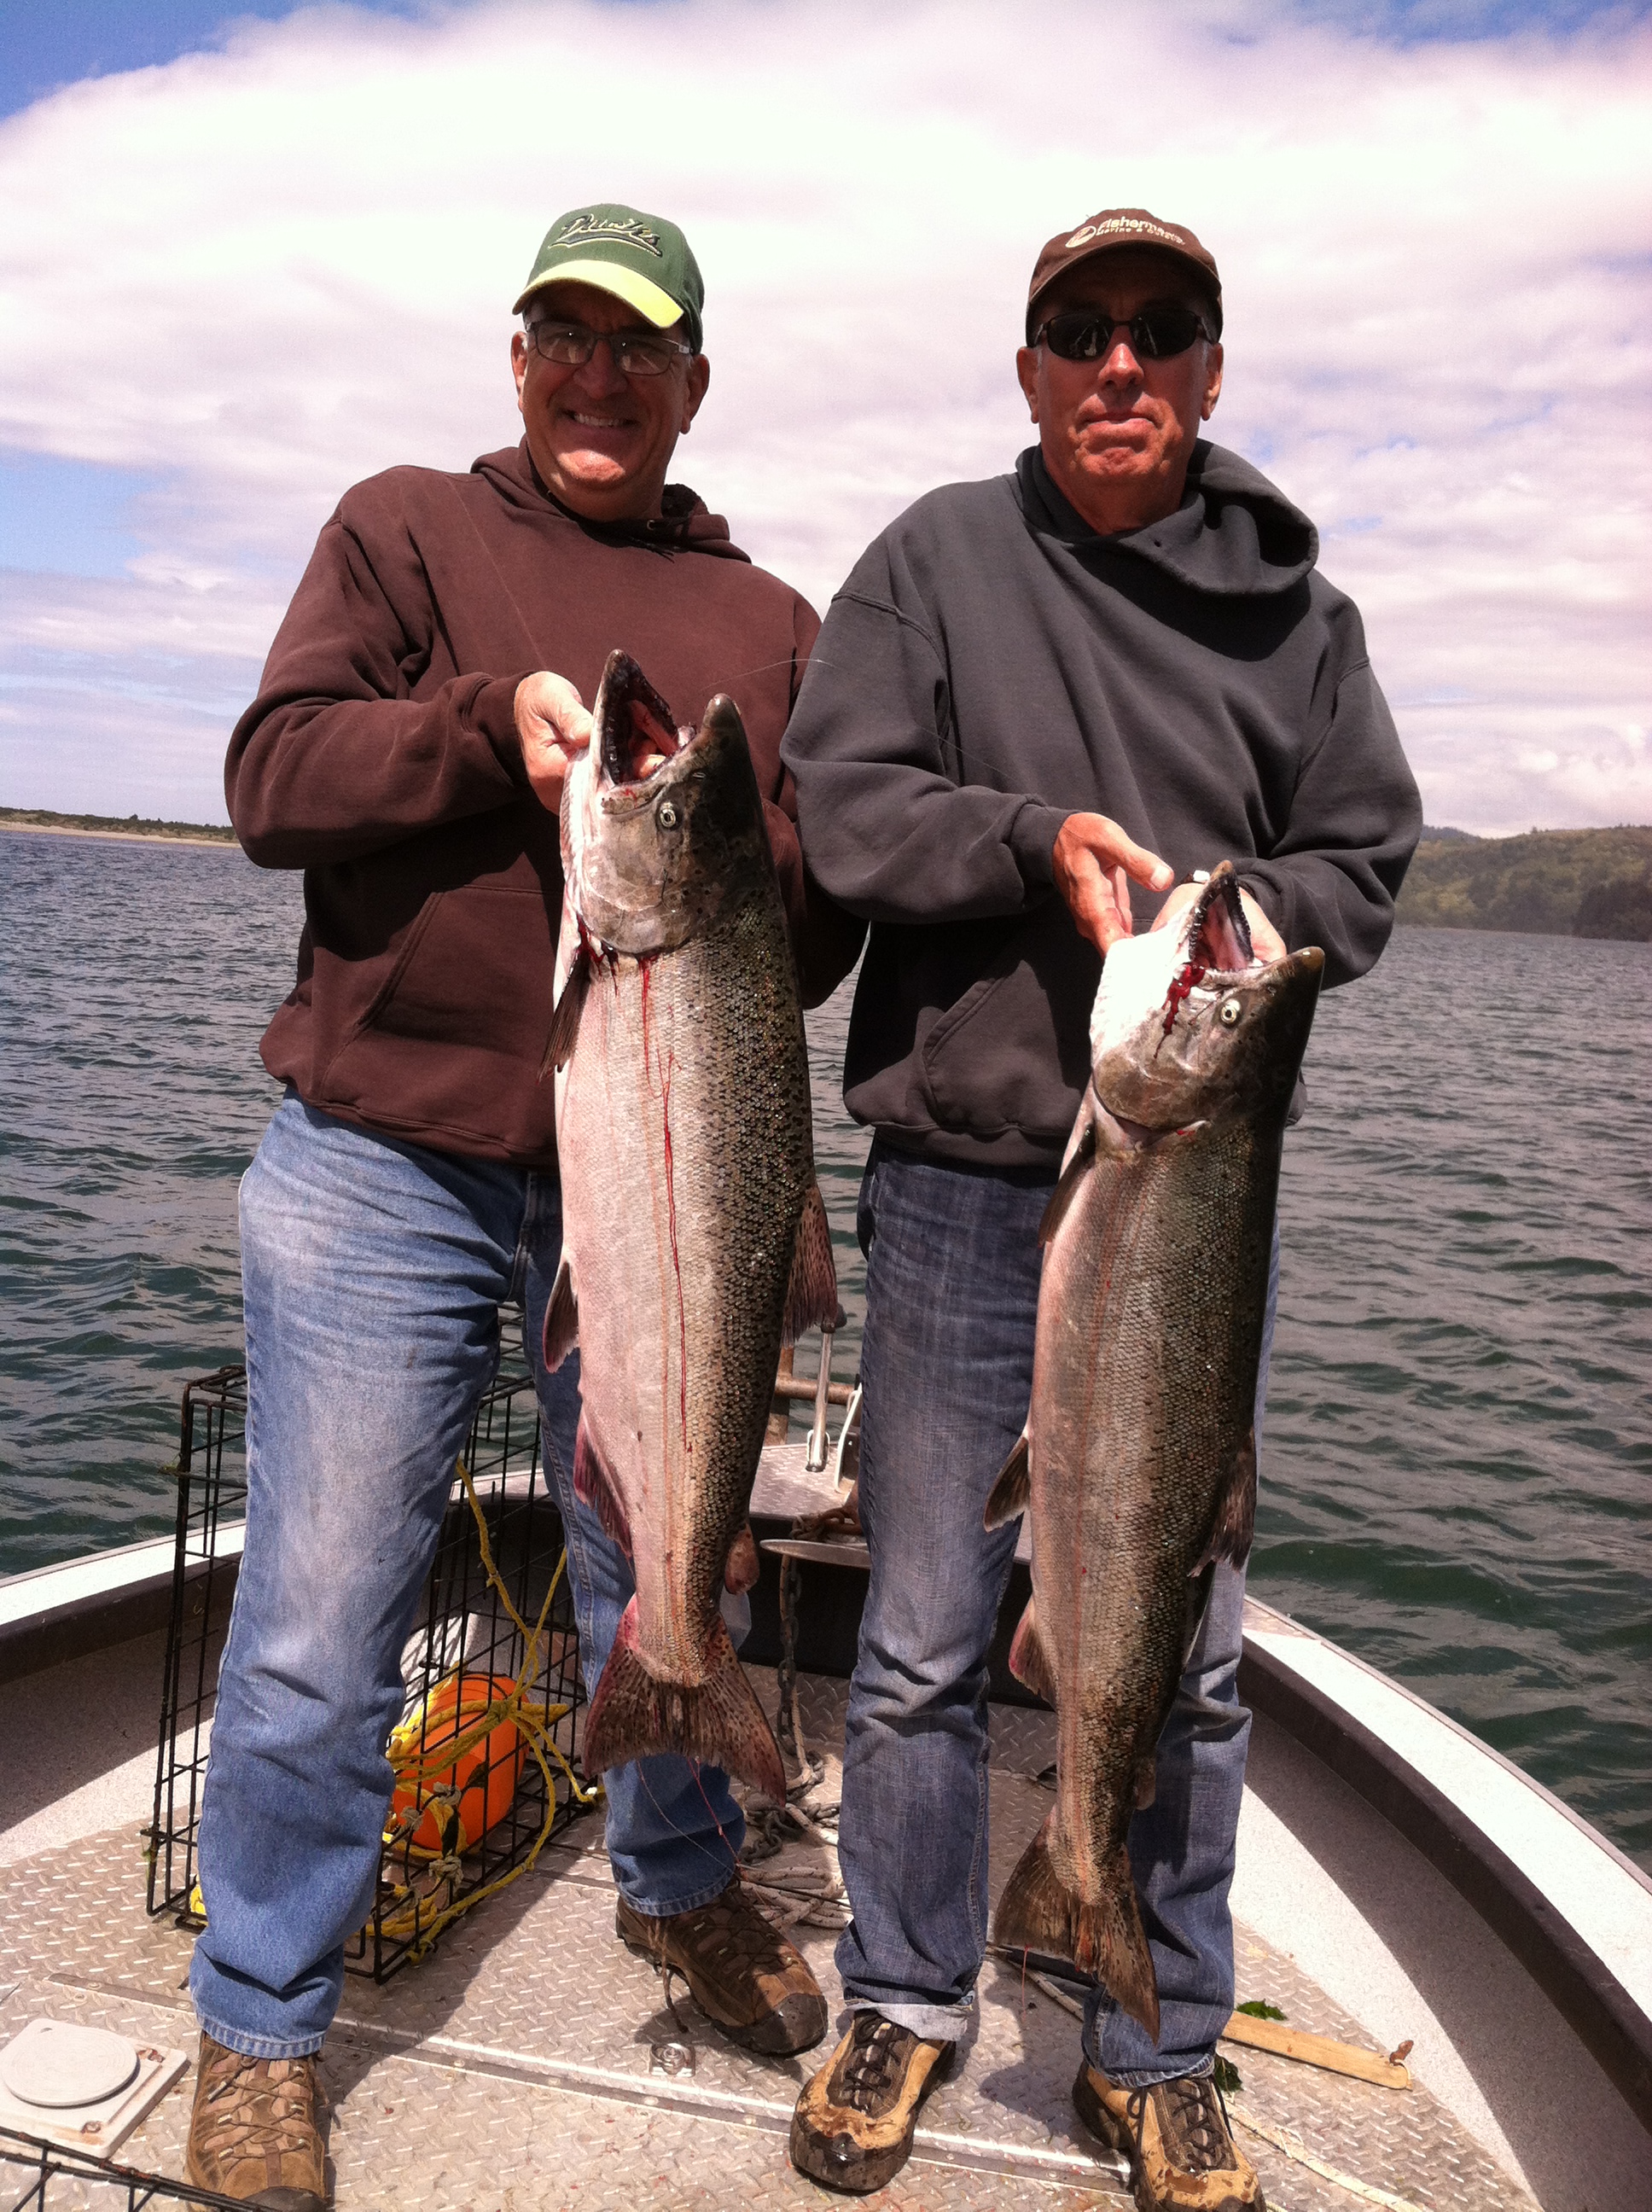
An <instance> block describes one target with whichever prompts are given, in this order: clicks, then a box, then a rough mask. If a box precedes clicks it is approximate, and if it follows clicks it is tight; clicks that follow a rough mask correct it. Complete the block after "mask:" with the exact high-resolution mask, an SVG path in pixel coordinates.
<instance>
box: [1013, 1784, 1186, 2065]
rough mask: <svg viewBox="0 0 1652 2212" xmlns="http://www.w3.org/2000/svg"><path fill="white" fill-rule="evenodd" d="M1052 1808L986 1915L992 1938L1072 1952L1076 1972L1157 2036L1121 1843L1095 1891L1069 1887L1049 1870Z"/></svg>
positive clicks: (1147, 1960)
mask: <svg viewBox="0 0 1652 2212" xmlns="http://www.w3.org/2000/svg"><path fill="white" fill-rule="evenodd" d="M1058 1820H1060V1813H1059V1812H1054V1813H1049V1814H1046V1815H1045V1820H1044V1825H1043V1826H1042V1828H1041V1829H1040V1830H1039V1831H1038V1833H1037V1834H1036V1836H1035V1837H1034V1838H1033V1839H1032V1841H1031V1843H1029V1844H1028V1846H1027V1848H1026V1850H1024V1851H1023V1853H1022V1855H1021V1859H1020V1863H1019V1864H1018V1865H1017V1868H1016V1869H1015V1872H1014V1873H1013V1874H1012V1875H1011V1876H1010V1879H1009V1881H1007V1882H1006V1883H1005V1886H1004V1894H1003V1895H1002V1897H1000V1898H999V1901H998V1910H997V1911H996V1912H995V1913H994V1914H993V1942H995V1943H1000V1944H1002V1945H1003V1947H1004V1948H1005V1950H1007V1951H1038V1952H1042V1954H1044V1955H1045V1956H1046V1957H1047V1958H1052V1959H1071V1960H1072V1963H1073V1965H1074V1966H1077V1967H1078V1970H1079V1972H1081V1973H1085V1974H1094V1975H1095V1976H1096V1979H1097V1980H1098V1981H1102V1982H1105V1983H1106V1984H1107V1986H1108V1990H1109V1991H1110V1992H1111V1993H1112V1996H1114V1999H1115V2001H1116V2002H1118V2003H1119V2004H1121V2006H1122V2007H1123V2008H1124V2009H1125V2011H1126V2012H1127V2013H1129V2014H1130V2015H1131V2016H1132V2018H1133V2019H1135V2020H1139V2021H1140V2022H1141V2024H1142V2026H1143V2027H1145V2029H1146V2030H1147V2033H1149V2035H1151V2037H1152V2039H1153V2040H1154V2042H1155V2043H1157V2041H1158V2028H1159V2019H1158V1982H1157V1977H1156V1976H1155V1974H1154V1972H1153V1954H1152V1953H1151V1951H1150V1950H1149V1949H1148V1948H1147V1936H1146V1933H1145V1930H1144V1929H1143V1927H1142V1924H1141V1908H1140V1906H1139V1905H1138V1904H1137V1902H1136V1885H1135V1881H1134V1879H1133V1876H1132V1875H1131V1872H1130V1860H1129V1857H1128V1855H1127V1853H1126V1851H1125V1850H1124V1847H1123V1845H1122V1844H1121V1845H1120V1847H1119V1849H1118V1850H1116V1851H1114V1854H1113V1856H1112V1859H1111V1862H1110V1863H1109V1864H1108V1867H1107V1869H1106V1873H1105V1877H1104V1880H1103V1881H1102V1891H1101V1894H1100V1896H1099V1897H1097V1898H1096V1899H1094V1900H1091V1899H1088V1898H1083V1897H1080V1896H1079V1895H1078V1893H1077V1891H1076V1890H1072V1889H1069V1888H1068V1887H1067V1886H1066V1883H1065V1882H1064V1881H1062V1879H1061V1877H1060V1875H1059V1874H1058V1873H1057V1872H1056V1867H1055V1856H1054V1848H1053V1846H1054V1841H1055V1834H1056V1823H1057V1821H1058Z"/></svg>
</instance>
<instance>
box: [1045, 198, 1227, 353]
mask: <svg viewBox="0 0 1652 2212" xmlns="http://www.w3.org/2000/svg"><path fill="white" fill-rule="evenodd" d="M1127 246H1133V247H1135V248H1136V250H1137V251H1138V252H1139V251H1140V250H1141V249H1142V248H1143V247H1144V246H1145V247H1148V248H1150V249H1151V251H1152V252H1155V253H1169V254H1172V255H1174V256H1175V258H1176V259H1177V260H1178V261H1182V262H1185V263H1186V264H1187V266H1188V268H1189V269H1190V270H1192V271H1193V274H1194V275H1196V276H1197V277H1198V279H1199V287H1200V291H1202V292H1203V293H1204V295H1205V296H1206V301H1208V303H1209V305H1210V307H1212V310H1213V312H1214V315H1215V320H1216V336H1217V337H1221V335H1222V279H1221V277H1220V276H1218V273H1217V267H1216V258H1215V256H1214V255H1213V254H1212V252H1211V251H1210V249H1209V247H1208V246H1201V245H1200V242H1199V240H1197V239H1196V238H1195V237H1194V236H1193V233H1192V231H1190V230H1189V229H1188V228H1187V227H1186V225H1185V224H1183V223H1179V222H1162V221H1161V220H1160V218H1159V217H1158V216H1156V215H1150V214H1149V213H1148V211H1147V210H1146V209H1145V208H1103V209H1102V211H1101V213H1100V214H1099V215H1092V216H1085V218H1084V221H1083V222H1081V223H1080V224H1079V225H1078V228H1077V229H1076V230H1060V231H1058V232H1057V233H1056V234H1055V236H1054V238H1052V239H1051V240H1049V241H1048V244H1047V245H1046V246H1045V247H1044V250H1043V252H1042V253H1041V254H1040V255H1039V257H1038V260H1037V264H1036V266H1035V268H1034V270H1033V273H1032V283H1030V284H1029V286H1028V288H1027V343H1028V344H1029V345H1030V344H1031V343H1032V334H1033V331H1034V330H1035V329H1036V324H1035V323H1034V320H1033V309H1034V307H1036V305H1037V302H1038V298H1039V295H1040V294H1041V293H1043V292H1046V291H1048V289H1049V288H1050V286H1051V285H1052V284H1053V283H1054V282H1055V280H1056V278H1057V277H1058V276H1063V275H1065V273H1066V270H1069V269H1072V268H1074V267H1076V266H1077V264H1078V263H1079V262H1081V261H1089V260H1091V259H1093V258H1094V257H1095V256H1096V254H1098V253H1117V252H1120V251H1121V249H1123V248H1125V247H1127Z"/></svg>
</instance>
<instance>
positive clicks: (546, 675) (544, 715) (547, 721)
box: [513, 668, 592, 814]
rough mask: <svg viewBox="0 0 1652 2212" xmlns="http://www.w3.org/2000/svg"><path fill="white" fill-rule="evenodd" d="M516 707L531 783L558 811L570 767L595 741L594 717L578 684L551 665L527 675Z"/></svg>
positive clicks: (518, 691)
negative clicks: (592, 730) (587, 712)
mask: <svg viewBox="0 0 1652 2212" xmlns="http://www.w3.org/2000/svg"><path fill="white" fill-rule="evenodd" d="M513 714H514V718H515V722H516V737H517V742H518V744H519V745H520V746H521V748H522V764H523V766H524V767H525V769H526V770H527V776H528V781H529V782H530V783H531V785H532V787H533V792H534V796H535V797H536V798H537V799H538V801H539V804H540V805H542V806H543V807H544V809H545V811H546V812H547V813H550V814H555V813H556V812H557V811H558V810H559V809H560V808H561V805H562V786H563V784H564V783H565V782H566V781H567V778H568V769H569V767H570V766H571V765H572V763H573V762H574V759H575V758H576V757H577V756H578V755H580V753H582V752H583V751H584V750H585V749H586V746H587V745H588V744H590V742H591V729H592V718H591V716H590V715H589V714H586V710H585V702H584V700H583V699H581V698H580V694H579V691H578V690H577V688H576V687H575V686H574V684H570V683H569V682H568V678H567V677H565V676H558V675H556V674H555V673H554V672H553V671H551V670H550V669H548V668H542V669H539V670H538V671H537V672H536V673H535V674H533V675H531V676H525V677H524V678H522V681H521V682H520V683H519V684H518V685H517V687H516V696H515V700H514V702H513Z"/></svg>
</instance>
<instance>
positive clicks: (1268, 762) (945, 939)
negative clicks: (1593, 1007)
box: [781, 440, 1422, 1171]
mask: <svg viewBox="0 0 1652 2212" xmlns="http://www.w3.org/2000/svg"><path fill="white" fill-rule="evenodd" d="M1318 551H1319V540H1318V537H1317V534H1316V532H1315V529H1314V526H1313V524H1312V523H1311V522H1309V520H1308V518H1307V516H1306V515H1304V514H1303V513H1301V512H1300V511H1299V510H1298V509H1297V508H1296V507H1293V506H1291V502H1290V501H1288V500H1287V499H1285V497H1284V495H1282V494H1281V493H1280V492H1278V490H1276V489H1274V487H1273V486H1272V484H1271V483H1268V481H1267V479H1266V477H1263V476H1260V474H1259V473H1258V472H1257V471H1256V470H1254V469H1253V468H1252V467H1251V466H1250V465H1248V463H1247V462H1245V461H1242V460H1241V459H1239V457H1238V456H1237V455H1236V454H1235V453H1227V452H1224V450H1223V448H1222V447H1219V446H1212V445H1210V444H1207V443H1206V442H1205V441H1202V440H1201V441H1200V443H1199V444H1198V446H1196V447H1195V448H1194V452H1193V462H1192V465H1191V467H1190V469H1189V471H1188V479H1187V491H1186V494H1185V495H1184V497H1183V499H1182V501H1181V506H1180V507H1178V509H1177V510H1176V512H1175V513H1174V514H1171V515H1169V516H1168V517H1166V519H1165V520H1163V521H1162V522H1156V523H1152V524H1150V525H1149V526H1147V527H1146V528H1145V529H1142V530H1137V531H1129V532H1123V533H1121V535H1118V536H1115V537H1109V538H1102V537H1098V536H1097V535H1096V532H1094V531H1092V530H1091V529H1090V527H1089V526H1088V525H1087V524H1086V523H1085V522H1084V520H1082V519H1081V518H1080V516H1079V515H1078V514H1077V513H1075V512H1074V510H1073V509H1072V507H1069V506H1068V504H1067V502H1066V500H1065V499H1064V498H1063V497H1062V496H1061V495H1060V492H1059V491H1058V490H1057V489H1056V488H1055V486H1054V483H1053V482H1052V481H1051V479H1050V477H1049V475H1048V471H1046V469H1045V466H1044V463H1043V459H1042V454H1041V453H1039V451H1038V449H1037V447H1031V448H1029V451H1027V452H1026V453H1023V454H1022V456H1021V458H1020V459H1019V461H1018V462H1017V466H1016V472H1015V474H1014V475H1013V476H1009V477H992V478H989V479H988V480H987V482H986V483H966V484H951V485H948V486H946V487H944V489H941V490H939V491H936V492H932V493H931V494H930V495H928V496H927V497H926V498H924V499H920V501H918V502H917V504H916V505H915V506H914V507H909V508H908V510H907V512H906V513H904V514H903V515H902V516H901V517H900V518H899V520H897V521H896V522H894V523H892V524H891V525H890V527H889V528H888V529H887V530H886V531H885V532H884V534H883V536H882V537H881V538H878V539H877V540H876V541H875V542H874V543H873V544H872V545H871V546H870V547H869V548H868V549H867V550H866V552H865V555H864V556H862V558H861V560H860V561H859V563H858V565H857V566H856V568H855V569H854V572H853V574H852V575H851V576H850V578H849V580H848V581H847V583H846V584H845V585H844V586H843V588H842V590H841V592H839V593H838V594H837V597H836V598H835V599H834V600H833V602H832V605H831V608H830V611H829V613H828V615H827V617H826V623H825V627H824V629H823V630H822V632H821V636H820V641H819V643H818V644H817V647H816V648H815V652H814V654H813V657H812V658H811V661H810V665H809V672H808V674H807V676H806V677H805V680H804V684H803V690H802V692H801V695H800V696H799V701H798V704H797V706H796V708H794V710H793V715H792V720H791V723H790V725H789V726H788V728H787V733H786V738H785V741H784V744H783V745H782V748H781V757H782V758H783V760H784V761H785V763H786V765H787V767H788V768H789V769H791V771H792V774H793V776H794V778H795V779H796V782H797V792H798V810H799V829H800V832H801V837H802V843H803V849H804V853H805V858H806V860H807V862H808V865H809V867H810V869H811V872H812V873H813V874H814V875H815V877H816V878H817V879H818V880H819V882H820V883H821V884H822V885H823V887H824V889H825V890H828V891H829V893H830V894H831V895H832V896H833V897H834V898H835V899H836V900H837V901H838V902H840V903H841V905H843V906H844V907H846V908H848V910H849V911H850V913H852V914H855V915H864V916H865V918H866V919H867V920H868V921H871V923H872V933H871V938H870V941H869V943H868V945H867V948H866V955H865V962H864V964H863V966H862V969H861V972H860V979H859V986H858V987H857V989H856V993H855V1000H854V1010H853V1017H852V1018H851V1023H850V1029H849V1042H848V1052H847V1059H846V1061H845V1066H844V1098H845V1102H846V1103H847V1106H848V1109H849V1111H850V1112H851V1113H852V1114H853V1115H854V1117H855V1118H856V1120H857V1121H861V1122H864V1123H867V1124H869V1125H870V1126H871V1127H873V1128H874V1129H875V1130H876V1131H877V1132H878V1134H879V1136H880V1137H882V1138H883V1139H884V1140H885V1141H886V1142H887V1143H889V1144H890V1145H892V1146H896V1147H897V1148H899V1149H900V1150H902V1151H903V1152H914V1153H917V1154H920V1155H921V1156H923V1157H926V1158H932V1159H940V1160H948V1161H953V1162H957V1163H962V1164H973V1165H978V1166H985V1167H993V1168H1001V1169H1006V1170H1029V1169H1030V1170H1043V1171H1048V1170H1053V1169H1054V1167H1055V1165H1056V1164H1058V1163H1059V1161H1060V1155H1061V1152H1062V1149H1063V1147H1064V1146H1065V1145H1066V1139H1067V1135H1068V1133H1069V1131H1070V1130H1071V1128H1072V1121H1073V1117H1074V1115H1075V1114H1076V1113H1077V1111H1078V1102H1079V1099H1080V1097H1081V1095H1082V1093H1083V1090H1084V1082H1085V1080H1086V1077H1087V1074H1088V1066H1087V1043H1088V1033H1089V1018H1090V1002H1091V1000H1092V999H1093V998H1094V996H1095V993H1096V982H1097V981H1098V979H1099V976H1100V973H1101V967H1100V956H1099V955H1098V954H1097V953H1096V951H1094V950H1093V948H1092V947H1091V946H1090V945H1088V944H1086V943H1085V942H1084V939H1082V938H1081V937H1080V936H1079V935H1078V931H1077V929H1076V928H1075V927H1074V926H1073V922H1072V917H1071V915H1069V913H1068V911H1067V908H1066V904H1065V903H1064V902H1063V901H1062V900H1061V898H1060V896H1058V895H1057V894H1056V893H1055V891H1054V888H1053V884H1054V876H1053V863H1052V851H1053V848H1054V842H1055V837H1056V833H1057V831H1058V830H1059V829H1060V826H1061V823H1063V821H1064V820H1065V819H1066V817H1067V816H1068V815H1069V814H1071V813H1073V812H1077V811H1093V812H1096V813H1101V814H1107V815H1110V816H1111V817H1113V819H1114V821H1116V822H1118V823H1121V825H1122V826H1123V828H1124V829H1126V830H1127V831H1128V832H1129V834H1130V836H1132V837H1133V838H1134V839H1135V840H1136V841H1137V842H1138V843H1139V844H1142V845H1145V846H1147V847H1148V848H1151V850H1152V851H1154V852H1157V853H1159V854H1163V857H1164V859H1165V860H1168V861H1169V863H1170V865H1171V866H1172V867H1174V868H1175V871H1176V874H1177V877H1178V878H1184V877H1186V876H1187V875H1188V874H1189V873H1191V872H1192V871H1193V870H1194V869H1198V868H1211V867H1213V866H1215V865H1216V863H1217V862H1218V860H1223V859H1231V860H1233V861H1234V863H1235V864H1236V868H1237V871H1238V873H1239V876H1240V878H1241V880H1242V882H1243V884H1244V885H1245V888H1246V889H1247V890H1248V891H1249V892H1250V893H1251V895H1252V896H1254V898H1255V900H1256V901H1257V902H1258V904H1259V905H1260V906H1261V907H1262V908H1263V909H1264V910H1265V912H1266V914H1267V915H1269V917H1270V919H1271V920H1272V921H1273V923H1274V925H1275V927H1277V928H1278V931H1279V933H1280V934H1281V936H1282V937H1283V938H1284V939H1285V943H1286V945H1289V946H1290V948H1291V950H1292V951H1297V950H1298V949H1299V948H1300V947H1302V946H1303V945H1320V946H1321V947H1322V948H1323V950H1324V952H1325V959H1326V966H1325V975H1326V981H1327V983H1333V984H1334V983H1342V982H1346V981H1349V980H1350V979H1351V977H1353V976H1355V975H1363V974H1364V971H1365V970H1366V969H1368V968H1370V965H1371V964H1372V963H1373V962H1374V961H1375V960H1376V957H1377V955H1378V954H1379V953H1380V952H1381V951H1382V947H1383V945H1385V944H1386V943H1387V941H1388V933H1389V931H1390V929H1391V928H1392V927H1393V923H1394V897H1395V895H1396V894H1397V892H1398V891H1399V889H1400V883H1401V880H1402V879H1403V878H1404V876H1405V872H1406V865H1407V863H1408V861H1409V860H1410V858H1411V854H1412V848H1413V846H1414V845H1415V843H1416V842H1417V835H1418V829H1420V827H1421V823H1422V809H1421V806H1420V804H1419V802H1418V793H1417V786H1416V783H1415V781H1413V779H1412V774H1411V771H1410V769H1409V768H1408V767H1407V766H1406V759H1405V756H1404V754H1403V753H1402V752H1401V750H1400V740H1399V738H1398V735H1397V734H1396V732H1395V730H1394V721H1393V718H1392V717H1391V716H1390V714H1389V713H1388V707H1387V705H1386V703H1385V702H1384V700H1383V697H1382V693H1381V692H1380V691H1379V690H1378V689H1377V686H1376V678H1375V677H1374V676H1373V675H1372V673H1371V669H1370V661H1369V660H1368V659H1367V657H1366V651H1365V635H1364V629H1363V628H1362V626H1361V623H1360V619H1359V615H1358V611H1357V609H1356V608H1355V606H1354V605H1353V603H1352V601H1351V600H1350V599H1345V598H1344V596H1343V595H1342V593H1341V592H1338V591H1336V590H1334V589H1333V587H1332V586H1330V585H1329V584H1327V582H1326V581H1325V580H1324V578H1323V577H1322V576H1321V575H1320V574H1318V572H1317V570H1316V569H1315V560H1316V558H1317V556H1318ZM1134 897H1135V902H1136V904H1135V922H1136V927H1137V928H1138V929H1142V928H1145V927H1147V925H1148V923H1149V922H1150V921H1151V918H1152V915H1153V914H1154V913H1155V912H1156V910H1157V907H1158V904H1159V900H1158V898H1157V896H1155V895H1153V894H1151V893H1145V892H1143V891H1141V890H1139V889H1138V890H1136V891H1135V893H1134Z"/></svg>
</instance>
